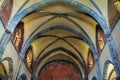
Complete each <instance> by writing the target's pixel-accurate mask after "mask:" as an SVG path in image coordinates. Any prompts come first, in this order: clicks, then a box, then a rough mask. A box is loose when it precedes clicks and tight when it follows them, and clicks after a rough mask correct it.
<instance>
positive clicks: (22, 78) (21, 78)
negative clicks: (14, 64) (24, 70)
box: [18, 74, 27, 80]
mask: <svg viewBox="0 0 120 80" xmlns="http://www.w3.org/2000/svg"><path fill="white" fill-rule="evenodd" d="M18 80H27V76H26V75H25V74H22V75H21V76H20V77H19V78H18Z"/></svg>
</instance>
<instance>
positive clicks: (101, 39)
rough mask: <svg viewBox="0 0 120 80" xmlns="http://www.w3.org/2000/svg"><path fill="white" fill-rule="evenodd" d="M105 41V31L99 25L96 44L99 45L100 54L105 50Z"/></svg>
mask: <svg viewBox="0 0 120 80" xmlns="http://www.w3.org/2000/svg"><path fill="white" fill-rule="evenodd" d="M105 43H106V39H105V35H104V32H103V30H102V29H101V28H100V26H99V25H97V28H96V46H97V50H98V53H99V54H100V53H101V51H102V50H103V48H104V46H105Z"/></svg>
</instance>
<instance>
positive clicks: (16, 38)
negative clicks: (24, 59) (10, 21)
mask: <svg viewBox="0 0 120 80" xmlns="http://www.w3.org/2000/svg"><path fill="white" fill-rule="evenodd" d="M11 38H12V41H13V44H14V46H15V48H16V50H17V51H18V53H20V51H21V48H22V44H23V39H24V23H23V22H20V23H19V24H18V25H17V27H16V29H15V30H14V32H13V35H12V37H11Z"/></svg>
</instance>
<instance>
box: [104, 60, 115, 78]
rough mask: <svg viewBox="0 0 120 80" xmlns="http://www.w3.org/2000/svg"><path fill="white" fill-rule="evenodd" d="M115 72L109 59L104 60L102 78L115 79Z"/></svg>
mask: <svg viewBox="0 0 120 80" xmlns="http://www.w3.org/2000/svg"><path fill="white" fill-rule="evenodd" d="M116 77H117V74H116V72H115V68H114V66H113V64H112V63H111V62H110V61H106V62H105V65H104V69H103V80H116Z"/></svg>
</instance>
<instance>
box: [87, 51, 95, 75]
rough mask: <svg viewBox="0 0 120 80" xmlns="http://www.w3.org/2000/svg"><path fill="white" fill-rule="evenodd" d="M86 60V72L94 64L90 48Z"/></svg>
mask: <svg viewBox="0 0 120 80" xmlns="http://www.w3.org/2000/svg"><path fill="white" fill-rule="evenodd" d="M87 60H88V61H87V67H88V73H89V72H90V70H91V69H92V67H93V65H94V57H93V54H92V52H91V51H90V50H89V51H88V59H87Z"/></svg>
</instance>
